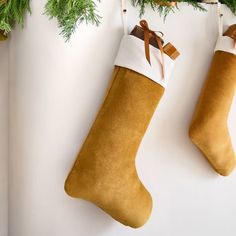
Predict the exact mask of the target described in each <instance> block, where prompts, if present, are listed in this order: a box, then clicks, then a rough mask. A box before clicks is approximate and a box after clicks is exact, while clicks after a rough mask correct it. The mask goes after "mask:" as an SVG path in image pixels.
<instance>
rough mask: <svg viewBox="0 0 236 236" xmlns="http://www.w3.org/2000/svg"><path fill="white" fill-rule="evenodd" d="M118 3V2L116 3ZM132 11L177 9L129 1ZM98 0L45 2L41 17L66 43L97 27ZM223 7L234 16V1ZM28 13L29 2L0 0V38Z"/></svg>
mask: <svg viewBox="0 0 236 236" xmlns="http://www.w3.org/2000/svg"><path fill="white" fill-rule="evenodd" d="M117 1H118V0H117ZM130 1H131V3H132V5H133V6H134V7H138V8H139V11H140V17H141V16H142V15H143V14H144V11H145V9H146V7H147V6H151V8H152V9H153V10H154V11H156V12H158V13H159V14H160V15H162V16H164V17H166V16H167V15H168V14H169V13H170V12H174V10H175V9H178V6H171V5H168V3H170V2H172V1H171V0H130ZM98 2H100V0H48V1H47V4H46V6H45V14H46V15H47V16H48V17H49V18H56V19H57V22H58V25H59V28H60V29H61V34H62V35H63V37H64V38H65V40H66V41H68V40H69V39H70V37H71V35H72V34H73V33H74V32H75V30H76V27H77V26H78V25H79V24H80V23H82V22H85V23H86V24H88V23H90V24H93V25H97V26H98V25H99V24H100V19H101V16H99V14H98V12H97V3H98ZM176 2H177V3H178V2H186V3H188V4H189V5H191V6H193V7H194V8H195V9H199V10H202V11H204V10H205V8H204V7H203V6H202V5H201V4H200V2H201V1H197V0H176ZM220 2H221V3H223V4H226V5H227V6H228V7H229V8H230V9H231V11H232V12H233V13H234V14H235V15H236V0H220ZM27 12H30V0H0V34H1V32H3V34H4V35H7V34H8V33H9V32H10V31H11V30H12V28H13V27H14V26H15V24H20V25H21V26H23V24H24V17H25V14H26V13H27Z"/></svg>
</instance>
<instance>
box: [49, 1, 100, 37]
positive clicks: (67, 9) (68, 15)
mask: <svg viewBox="0 0 236 236" xmlns="http://www.w3.org/2000/svg"><path fill="white" fill-rule="evenodd" d="M98 1H99V0H98ZM45 13H46V15H48V16H49V17H50V18H56V19H57V22H58V25H59V27H60V28H61V34H62V35H63V37H64V38H65V40H66V41H68V40H69V39H70V37H71V35H72V34H73V33H74V32H75V30H76V28H77V25H78V24H81V23H82V22H85V23H86V24H88V23H91V24H93V25H96V26H98V25H99V24H100V18H101V17H100V16H99V15H98V14H97V5H96V4H95V2H94V1H93V0H48V2H47V4H46V6H45Z"/></svg>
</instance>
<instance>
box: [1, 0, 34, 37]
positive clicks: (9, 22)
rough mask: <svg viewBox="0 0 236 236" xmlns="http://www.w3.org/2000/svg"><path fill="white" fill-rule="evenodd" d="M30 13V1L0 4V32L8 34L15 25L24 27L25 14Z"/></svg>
mask: <svg viewBox="0 0 236 236" xmlns="http://www.w3.org/2000/svg"><path fill="white" fill-rule="evenodd" d="M27 12H31V11H30V0H8V1H7V2H5V1H1V2H0V30H2V31H3V32H4V34H8V33H9V32H10V31H11V30H12V28H13V27H14V26H15V24H20V25H21V26H22V27H23V25H24V17H25V14H26V13H27Z"/></svg>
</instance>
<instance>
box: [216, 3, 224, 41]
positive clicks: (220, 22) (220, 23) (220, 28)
mask: <svg viewBox="0 0 236 236" xmlns="http://www.w3.org/2000/svg"><path fill="white" fill-rule="evenodd" d="M217 17H218V32H219V36H222V35H223V22H224V15H223V13H222V12H221V3H220V2H219V1H218V3H217Z"/></svg>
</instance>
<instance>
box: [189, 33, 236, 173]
mask: <svg viewBox="0 0 236 236" xmlns="http://www.w3.org/2000/svg"><path fill="white" fill-rule="evenodd" d="M229 45H230V46H229ZM235 88H236V55H235V49H234V44H233V41H231V39H230V38H229V37H227V36H221V37H219V39H218V43H217V47H216V52H215V55H214V57H213V61H212V64H211V67H210V70H209V73H208V76H207V79H206V81H205V85H204V87H203V89H202V92H201V95H200V98H199V101H198V104H197V106H196V109H195V114H194V116H193V119H192V124H191V126H190V129H189V135H190V138H191V139H192V141H193V143H194V144H195V145H196V146H197V147H198V148H199V149H200V150H201V152H202V153H203V155H204V156H205V157H206V158H207V160H208V161H209V163H210V164H211V165H212V167H213V168H214V169H215V171H216V172H218V173H219V174H220V175H223V176H227V175H229V174H230V173H231V172H232V170H233V169H234V167H235V160H236V159H235V153H234V150H233V147H232V143H231V139H230V135H229V131H228V127H227V118H228V113H229V111H230V106H231V103H232V100H233V97H234V94H235Z"/></svg>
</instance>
